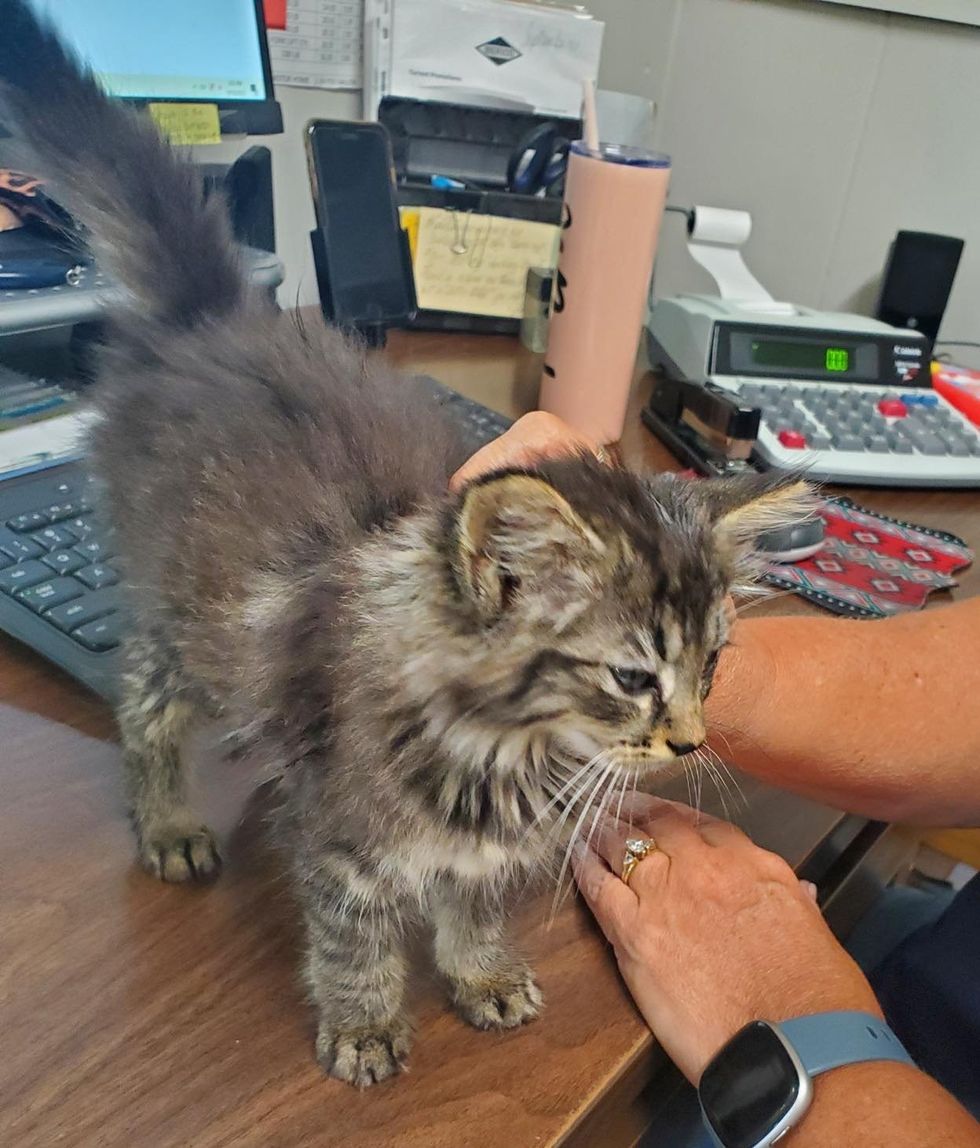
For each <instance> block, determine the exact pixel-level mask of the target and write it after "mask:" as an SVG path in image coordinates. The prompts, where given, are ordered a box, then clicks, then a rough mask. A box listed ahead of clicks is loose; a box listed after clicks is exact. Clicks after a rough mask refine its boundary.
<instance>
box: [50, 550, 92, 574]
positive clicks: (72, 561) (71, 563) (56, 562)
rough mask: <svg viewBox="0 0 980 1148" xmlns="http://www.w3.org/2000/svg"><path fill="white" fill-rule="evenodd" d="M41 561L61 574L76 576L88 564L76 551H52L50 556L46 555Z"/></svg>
mask: <svg viewBox="0 0 980 1148" xmlns="http://www.w3.org/2000/svg"><path fill="white" fill-rule="evenodd" d="M41 561H42V562H44V563H46V564H47V565H48V566H50V567H51V569H52V570H57V571H58V573H59V574H74V572H75V571H76V570H80V569H81V568H82V567H83V566H84V565H85V564H86V563H85V559H84V558H83V557H82V556H81V554H76V553H75V551H74V550H52V552H51V553H50V554H45V556H44V557H43V558H42V559H41Z"/></svg>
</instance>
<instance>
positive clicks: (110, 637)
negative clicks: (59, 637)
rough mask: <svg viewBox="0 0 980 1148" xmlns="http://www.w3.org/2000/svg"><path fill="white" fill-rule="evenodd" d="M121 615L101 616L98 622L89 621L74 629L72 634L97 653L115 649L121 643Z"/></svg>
mask: <svg viewBox="0 0 980 1148" xmlns="http://www.w3.org/2000/svg"><path fill="white" fill-rule="evenodd" d="M121 628H122V627H121V626H120V617H119V615H118V614H110V615H109V616H108V617H107V618H100V619H99V620H98V621H97V622H89V623H87V625H84V626H79V627H78V629H77V630H72V632H71V636H72V637H73V638H74V639H75V641H76V642H78V643H79V644H80V645H82V646H84V647H85V648H86V649H87V650H95V651H96V652H97V653H99V652H102V651H104V650H113V649H115V648H116V646H118V645H119V639H120V630H121Z"/></svg>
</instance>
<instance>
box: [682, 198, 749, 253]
mask: <svg viewBox="0 0 980 1148" xmlns="http://www.w3.org/2000/svg"><path fill="white" fill-rule="evenodd" d="M687 232H688V235H690V237H691V239H692V241H694V242H695V243H724V244H726V246H728V247H741V246H742V244H743V243H744V242H745V241H746V239H748V237H749V236H750V235H751V234H752V216H751V215H749V213H748V212H747V211H727V210H726V209H725V208H723V207H700V206H698V207H695V208H693V209H692V211H691V221H690V223H689V224H688V228H687Z"/></svg>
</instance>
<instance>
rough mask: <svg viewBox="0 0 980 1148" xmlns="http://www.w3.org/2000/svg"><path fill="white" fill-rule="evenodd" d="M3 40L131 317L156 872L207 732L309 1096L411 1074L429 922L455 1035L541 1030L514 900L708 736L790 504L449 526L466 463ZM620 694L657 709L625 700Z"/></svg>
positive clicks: (142, 650)
mask: <svg viewBox="0 0 980 1148" xmlns="http://www.w3.org/2000/svg"><path fill="white" fill-rule="evenodd" d="M0 28H2V29H3V35H2V36H0V83H3V84H5V85H6V88H5V95H4V100H5V103H6V109H7V118H8V119H11V120H12V121H14V122H16V124H17V125H18V130H19V131H20V132H21V136H22V137H26V138H27V140H28V141H29V142H30V143H31V144H32V145H33V147H34V149H35V151H36V153H37V156H38V162H39V165H40V169H41V170H42V171H48V172H51V173H55V174H56V175H57V176H58V178H59V181H60V187H61V188H62V189H63V190H64V193H65V194H66V196H67V197H68V202H69V204H70V206H71V208H72V210H73V212H74V213H75V214H76V216H77V217H78V218H79V219H81V220H83V221H84V222H85V223H86V224H87V225H88V226H89V227H90V229H91V231H92V233H93V236H94V240H95V243H96V245H97V247H98V249H99V250H100V252H102V253H103V254H104V257H105V259H106V261H107V263H108V265H110V266H111V267H112V268H113V270H114V271H115V273H116V274H117V275H118V276H119V277H120V278H121V279H122V281H123V282H124V283H125V285H126V286H127V287H128V288H129V290H130V293H131V294H130V300H131V301H130V303H129V304H128V305H126V306H125V307H124V309H122V310H120V311H119V312H118V313H117V314H116V315H114V316H111V317H110V329H109V337H108V340H107V344H106V346H105V348H104V350H103V352H102V355H101V361H100V381H99V383H98V385H97V387H96V388H95V389H94V396H95V397H94V401H95V403H96V406H97V408H98V411H99V412H100V414H101V418H100V419H99V420H98V422H97V424H96V426H95V430H94V432H93V436H92V455H93V460H94V465H95V467H96V469H97V471H98V472H99V474H100V475H101V477H102V479H103V481H104V484H105V487H106V491H107V498H108V508H109V512H110V514H111V516H112V519H113V522H114V524H115V527H116V530H117V532H118V537H119V541H120V552H121V556H120V563H121V566H122V570H123V574H124V577H125V592H126V595H127V602H128V608H129V611H130V615H131V620H132V621H131V630H132V636H131V639H130V641H129V644H128V650H127V659H128V661H127V664H128V669H127V673H126V677H125V680H124V698H123V701H122V704H121V706H120V710H119V721H120V728H121V732H122V740H123V746H124V752H125V762H126V776H127V783H128V789H129V794H130V800H131V804H132V811H133V820H134V826H135V829H136V833H137V838H138V848H139V854H140V857H141V860H142V862H143V864H144V865H145V866H146V867H147V868H148V869H149V870H151V871H152V872H154V873H156V874H157V875H159V876H160V877H162V878H163V879H165V880H170V881H183V880H193V879H208V878H211V877H214V876H215V875H216V874H217V872H218V869H219V866H220V858H219V853H218V847H217V843H216V842H215V839H214V836H213V834H212V833H211V832H210V831H209V830H208V829H207V827H206V826H204V825H203V824H202V822H201V820H200V818H199V817H198V816H197V815H196V813H195V812H194V810H193V808H192V807H191V805H190V803H189V798H188V794H187V780H186V777H185V773H184V768H183V764H182V761H181V757H180V752H179V740H180V737H181V734H182V732H183V730H184V729H185V727H186V726H187V725H188V724H189V723H190V722H191V721H193V720H194V718H195V716H196V715H199V714H200V713H202V712H222V713H224V714H225V715H226V716H227V718H228V720H229V721H230V722H232V723H233V724H236V725H237V740H238V741H239V742H241V743H247V744H248V745H249V746H250V747H251V749H252V750H253V752H255V753H258V754H261V755H262V756H263V758H264V759H265V761H266V762H267V763H268V765H269V768H270V769H273V770H275V771H276V772H277V773H278V775H279V776H280V785H279V788H280V792H281V795H282V813H281V816H280V818H279V821H278V823H277V825H276V829H275V832H276V834H277V836H278V837H279V838H280V839H281V840H282V841H283V842H284V843H285V844H287V845H288V846H289V850H290V852H289V855H290V858H291V868H292V872H293V876H294V886H295V889H296V895H297V897H298V900H299V902H300V904H301V905H302V908H303V912H304V916H305V921H306V929H307V938H308V944H307V956H306V960H305V975H306V979H307V982H308V984H309V988H310V993H311V996H312V998H313V1001H314V1004H315V1007H316V1010H317V1016H318V1026H319V1027H318V1036H317V1046H316V1047H317V1055H318V1057H319V1059H320V1061H321V1063H322V1064H323V1066H324V1068H325V1069H326V1070H327V1071H329V1072H331V1073H333V1074H334V1075H335V1076H338V1077H340V1078H342V1079H344V1080H348V1081H350V1082H352V1083H354V1084H358V1085H362V1086H363V1085H367V1084H371V1083H373V1082H374V1081H377V1080H381V1079H384V1078H385V1077H387V1076H389V1075H391V1074H392V1073H394V1072H395V1071H397V1070H398V1068H399V1067H400V1066H401V1065H402V1064H403V1063H404V1060H405V1057H406V1056H407V1053H408V1048H409V1042H410V1027H409V1022H408V1020H407V1013H406V1009H405V1004H404V1001H403V996H404V983H405V976H406V957H405V954H404V950H403V938H404V936H405V933H406V929H407V927H408V925H409V924H410V923H411V922H412V921H413V920H414V919H416V918H424V919H425V920H427V921H428V922H430V924H431V926H432V928H433V930H434V934H435V958H436V963H437V965H438V967H439V969H440V970H441V972H442V974H443V975H444V977H445V978H446V981H447V983H448V986H449V990H450V995H451V998H452V1000H453V1002H454V1004H455V1006H456V1008H457V1009H458V1010H459V1011H460V1013H461V1014H462V1015H463V1016H464V1017H465V1018H466V1019H467V1020H468V1021H470V1022H471V1023H473V1024H475V1025H477V1026H478V1027H481V1028H490V1027H494V1028H501V1027H503V1028H506V1027H510V1026H512V1025H517V1024H520V1023H523V1022H524V1021H527V1020H530V1019H532V1018H533V1017H534V1016H535V1015H536V1014H537V1012H538V1010H539V1009H540V1007H541V995H540V993H539V991H538V989H537V987H536V986H535V984H534V980H533V977H532V975H531V973H530V971H529V969H528V968H527V966H526V965H525V964H524V963H523V962H522V961H521V960H520V959H519V958H518V957H517V956H515V955H514V954H513V953H511V951H510V950H509V948H508V946H507V942H506V938H505V929H504V923H505V919H506V912H505V906H506V901H507V896H508V890H509V889H510V888H511V887H512V886H513V885H514V884H515V882H519V883H523V882H524V881H525V880H526V877H527V875H528V873H529V872H532V871H534V870H535V869H536V868H537V867H538V866H540V865H541V864H542V863H543V862H547V860H548V859H549V857H550V856H551V854H552V852H553V850H554V847H555V842H556V840H557V838H558V837H560V836H561V834H562V832H563V830H562V826H564V832H565V836H566V837H567V836H568V834H569V833H570V832H572V831H574V829H576V828H577V829H578V830H579V831H582V830H583V829H587V827H588V809H589V808H590V807H591V806H593V805H596V804H598V803H600V802H601V801H603V800H605V801H606V802H607V803H609V802H610V800H611V799H612V798H613V797H615V795H616V794H617V793H618V792H622V791H623V789H624V788H625V785H626V784H627V783H628V782H629V781H630V780H631V779H633V778H635V777H637V776H642V777H646V776H652V775H655V774H656V772H657V771H658V770H665V769H670V768H674V767H675V766H676V765H677V753H676V752H675V750H674V749H672V748H671V746H672V745H673V746H685V745H688V744H692V743H696V742H698V741H700V740H701V738H702V737H703V718H702V713H701V701H702V698H703V695H704V694H705V693H706V690H707V687H708V684H709V681H710V668H711V659H712V657H713V655H714V653H715V651H717V649H718V648H719V647H720V646H721V645H722V644H723V643H724V641H725V640H726V635H727V622H726V615H725V612H724V610H723V608H722V601H723V598H724V595H725V594H726V592H727V590H728V588H729V587H730V585H731V584H732V583H733V582H734V581H735V580H737V579H738V578H739V577H740V571H741V570H742V569H743V567H744V564H745V562H746V560H747V557H748V555H749V547H750V543H751V540H752V537H753V536H754V532H755V531H756V530H757V529H758V528H759V526H760V525H761V524H763V523H765V522H768V521H769V519H770V518H771V517H773V516H776V517H779V518H792V517H794V516H795V515H797V514H798V513H799V512H800V510H801V497H802V491H801V489H800V488H799V486H798V485H794V486H791V487H784V486H780V485H779V484H778V483H777V484H773V483H771V482H769V481H768V480H759V481H757V482H754V483H753V482H748V483H745V484H742V485H737V484H736V485H734V486H733V485H726V486H714V485H711V484H690V483H680V482H677V481H674V480H672V479H670V478H669V477H662V478H657V479H654V480H652V481H645V480H643V479H641V478H639V477H636V476H633V475H630V474H627V473H625V472H622V471H616V470H610V469H607V468H605V467H601V466H599V465H598V464H597V463H596V462H595V461H594V460H591V459H587V458H577V459H570V460H565V461H562V462H554V463H549V464H542V465H541V466H540V467H538V468H536V469H535V470H534V471H533V473H532V472H521V473H507V474H498V475H495V476H491V477H489V478H488V479H486V480H485V481H482V482H480V483H477V484H475V485H473V486H471V487H470V488H469V489H468V490H467V491H465V492H464V493H463V494H462V495H461V496H459V497H455V498H450V497H449V496H448V495H446V493H445V490H446V483H447V479H448V476H449V475H450V474H451V473H452V471H453V469H454V468H455V466H456V465H457V464H458V463H459V462H461V461H462V455H461V451H460V447H459V444H458V443H457V441H456V439H455V436H454V434H453V432H452V429H451V428H450V427H449V426H447V425H445V424H444V423H443V422H442V421H441V415H440V414H439V412H438V411H437V410H436V409H434V408H433V406H432V405H431V403H430V401H429V400H428V399H427V398H426V397H425V394H424V392H423V391H421V390H419V389H418V388H417V387H416V386H415V384H414V383H413V381H412V380H411V379H407V378H404V377H401V376H398V375H396V374H395V373H394V372H392V370H391V369H390V368H389V367H388V366H387V365H386V364H385V362H384V361H383V360H381V359H378V358H370V357H367V356H365V354H364V353H363V351H362V350H361V349H360V348H358V347H357V346H354V345H353V344H351V343H349V342H348V341H346V340H345V339H344V338H342V337H341V335H340V334H338V333H337V332H334V331H329V330H325V329H320V328H316V329H307V330H304V329H302V328H301V327H299V326H298V325H297V324H296V322H295V321H294V320H293V319H292V318H290V317H288V316H283V315H280V314H278V313H277V312H275V311H273V310H272V309H270V308H269V307H268V305H267V304H266V303H265V302H264V301H263V300H261V299H258V298H256V297H253V296H252V294H251V293H250V292H249V290H248V288H247V286H246V285H245V284H244V283H243V282H242V281H241V278H240V276H239V273H238V259H237V255H236V253H235V250H234V248H233V246H232V245H231V243H230V241H229V238H228V234H227V225H226V223H225V221H224V219H223V217H222V215H221V214H220V212H219V211H218V210H217V209H216V207H215V205H214V204H213V203H212V205H211V206H207V207H205V206H204V205H203V202H202V199H201V196H200V192H199V188H198V187H197V186H196V183H195V175H194V173H193V171H192V169H191V168H190V167H189V166H187V165H186V164H185V163H184V162H183V161H182V160H181V159H180V158H179V157H178V156H176V155H175V154H174V153H173V152H172V151H171V150H170V149H169V148H168V147H166V146H165V145H164V144H163V143H162V142H161V141H160V140H159V139H158V138H157V136H156V135H155V134H154V132H153V130H152V128H151V127H150V126H149V125H148V124H147V123H144V122H142V121H139V120H137V118H136V117H135V116H133V115H132V114H131V113H129V112H128V111H126V110H124V109H122V108H121V107H120V106H119V105H116V104H112V103H110V102H109V101H107V100H105V99H104V98H103V96H102V95H101V94H100V92H99V89H98V87H97V85H96V83H95V82H94V80H93V79H92V78H91V77H90V76H89V75H87V74H86V73H85V72H84V70H83V69H80V68H79V66H78V64H77V63H76V62H75V61H74V60H73V59H72V58H71V57H70V56H69V55H68V54H66V52H65V51H64V50H63V49H62V47H61V45H60V44H59V43H58V41H57V38H56V37H55V36H54V35H53V34H52V33H51V32H49V31H48V30H46V29H45V28H44V27H43V26H40V25H39V24H38V23H37V22H36V20H35V19H34V17H33V16H32V15H31V13H30V10H29V8H28V7H27V5H26V4H25V3H24V2H23V0H0ZM11 112H12V113H13V115H12V116H11V115H10V113H11ZM613 669H617V670H618V671H622V670H623V669H626V670H630V671H635V672H642V673H645V674H648V675H651V678H650V680H651V682H653V683H654V684H653V685H652V686H651V688H648V689H646V690H644V691H641V692H640V693H637V694H635V695H630V694H629V693H627V692H624V689H623V688H621V686H620V685H619V684H617V678H616V677H615V676H614V674H613Z"/></svg>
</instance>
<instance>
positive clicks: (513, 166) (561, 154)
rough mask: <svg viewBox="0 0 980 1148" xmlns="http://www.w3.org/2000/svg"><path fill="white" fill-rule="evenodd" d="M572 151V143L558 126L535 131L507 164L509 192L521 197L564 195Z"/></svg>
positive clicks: (522, 141) (525, 139)
mask: <svg viewBox="0 0 980 1148" xmlns="http://www.w3.org/2000/svg"><path fill="white" fill-rule="evenodd" d="M570 147H571V141H570V140H569V139H568V137H567V136H565V135H564V134H563V132H562V130H561V128H560V127H559V126H558V125H557V124H553V123H543V124H539V125H538V126H537V127H535V128H532V129H531V131H529V132H528V133H527V135H526V136H525V137H524V138H523V139H522V140H521V141H520V143H518V145H517V147H515V148H514V150H513V151H512V152H511V156H510V159H509V160H508V161H507V190H508V191H513V192H517V194H519V195H537V194H538V193H539V192H544V194H545V195H553V196H558V195H561V193H562V188H563V184H564V182H565V170H566V168H567V167H568V149H569V148H570Z"/></svg>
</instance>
